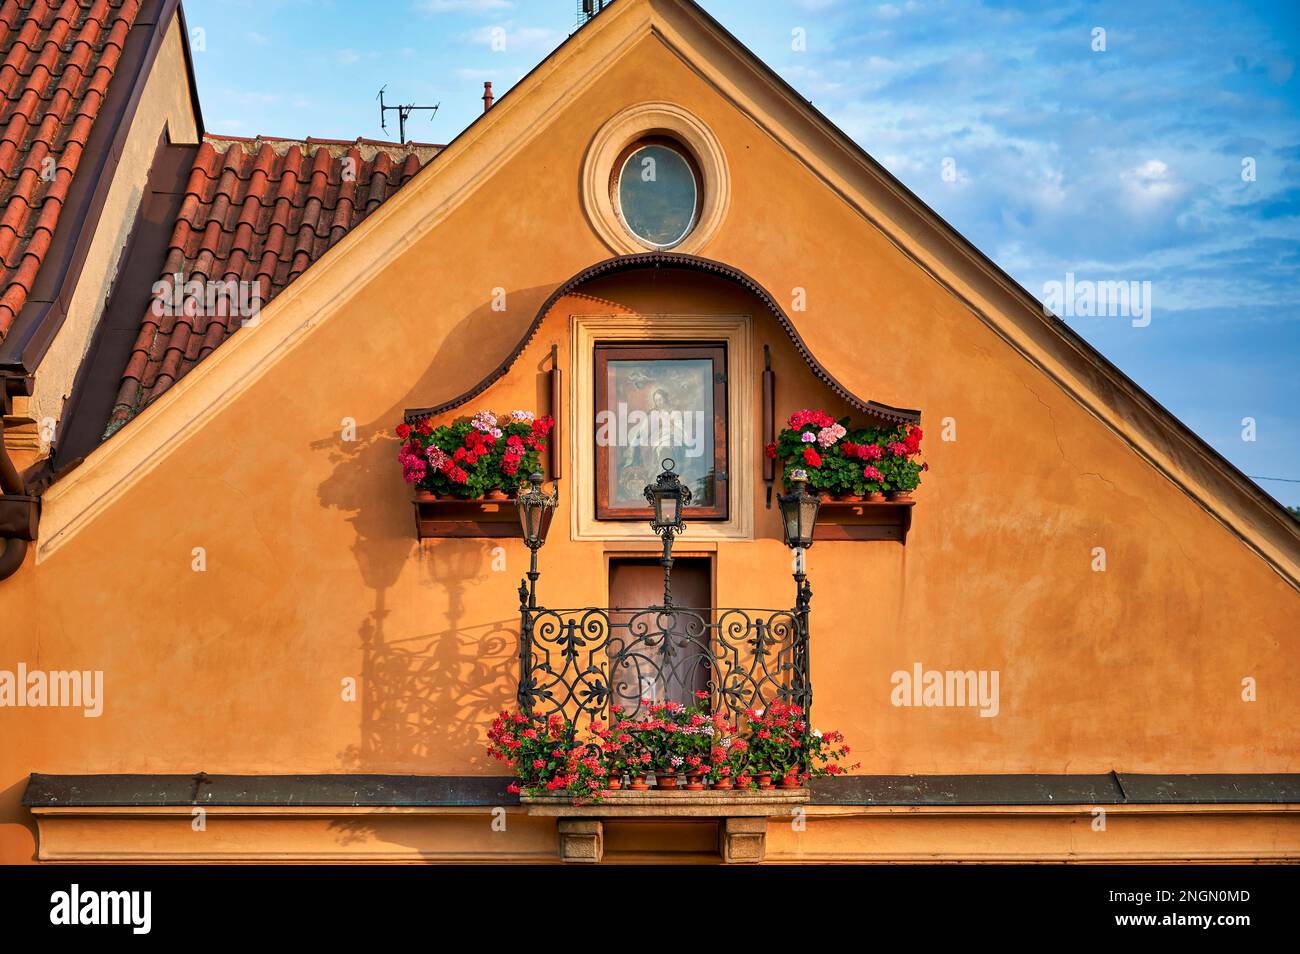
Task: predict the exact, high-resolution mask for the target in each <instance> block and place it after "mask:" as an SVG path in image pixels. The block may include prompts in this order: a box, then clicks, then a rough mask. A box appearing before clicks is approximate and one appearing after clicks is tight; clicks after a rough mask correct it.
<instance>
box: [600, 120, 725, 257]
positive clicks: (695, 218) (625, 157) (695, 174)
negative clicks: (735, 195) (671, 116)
mask: <svg viewBox="0 0 1300 954" xmlns="http://www.w3.org/2000/svg"><path fill="white" fill-rule="evenodd" d="M649 146H660V147H662V148H664V149H669V150H671V151H672V152H674V153H676V154H677V155H679V156H681V158H682V160H683V161H684V162H685V163H686V169H687V171H689V172H690V174H691V180H692V181H691V184H692V186H693V187H694V190H695V204H694V206H693V207H692V208H691V219H690V222H689V223H688V224H687V226H686V229H685V231H683V232H682V234H681V235H680V236H678V238H677V239H676V240H675V241H673V242H670V243H668V244H666V245H660V244H658V243H657V242H652V241H650V240H649V239H647V238H645V237H644V236H642V235H638V234H637V232H636V230H635V229H633V228H632V226H631V225H629V224H628V221H627V217H626V216H624V214H623V203H622V200H621V199H620V198H619V194H620V191H621V190H620V186H621V185H622V180H623V173H624V171H625V170H626V169H627V164H628V163H629V162H631V161H632V157H633V156H635V155H636V154H637V153H638V152H639V151H641V150H642V149H645V148H647V147H649ZM609 201H610V204H611V205H612V206H613V207H614V214H615V215H617V216H618V222H619V225H620V226H621V227H622V228H623V229H624V230H625V231H626V232H627V233H628V234H629V235H630V236H632V238H633V239H635V240H636V241H637V242H638V243H639V244H641V245H643V246H645V247H646V248H648V249H652V250H654V251H656V252H666V251H668V250H669V249H675V248H680V247H681V245H682V243H683V242H685V241H686V240H687V239H689V238H690V237H691V234H692V233H693V232H694V231H695V228H696V226H698V225H699V223H700V212H701V211H702V210H703V208H704V177H703V175H702V174H701V173H700V164H699V163H698V162H697V161H696V159H695V157H694V156H693V155H691V151H690V149H688V148H686V146H685V145H684V144H683V143H682V142H681V141H679V140H678V139H676V138H674V137H672V136H664V135H657V134H656V135H651V136H642V137H641V138H640V139H635V140H633V141H632V142H630V143H628V144H627V145H626V146H624V147H623V149H622V150H621V151H620V152H619V154H618V156H617V157H616V158H615V159H614V161H613V162H612V163H611V164H610V168H609Z"/></svg>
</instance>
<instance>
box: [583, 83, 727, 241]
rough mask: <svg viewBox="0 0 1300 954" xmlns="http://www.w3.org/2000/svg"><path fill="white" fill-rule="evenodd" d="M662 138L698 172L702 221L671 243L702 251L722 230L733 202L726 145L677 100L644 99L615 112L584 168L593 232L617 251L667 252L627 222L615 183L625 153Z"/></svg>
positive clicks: (593, 142)
mask: <svg viewBox="0 0 1300 954" xmlns="http://www.w3.org/2000/svg"><path fill="white" fill-rule="evenodd" d="M656 138H661V139H663V140H666V141H667V144H668V145H670V146H671V147H672V148H674V149H676V150H677V151H678V152H680V153H681V154H682V155H683V156H685V157H686V158H687V160H688V161H691V162H693V163H694V168H693V170H692V171H693V172H694V173H695V176H696V183H695V185H696V204H697V212H696V221H695V225H694V226H693V227H692V228H691V229H690V231H688V232H687V234H686V236H685V237H684V238H683V239H682V240H681V241H679V242H677V243H676V244H675V245H672V246H670V247H671V249H672V250H673V251H675V252H684V253H698V252H699V251H700V250H701V249H702V248H704V247H705V246H706V245H707V244H708V243H709V241H710V240H711V239H712V238H713V237H714V235H716V234H717V231H718V228H719V226H720V225H721V224H722V221H723V219H724V218H725V216H726V212H727V208H728V206H729V204H730V201H731V176H730V173H729V172H728V169H727V161H726V156H725V155H724V153H723V151H722V145H721V144H720V143H719V142H718V138H717V137H716V136H715V135H714V134H713V131H712V130H711V129H709V128H708V127H707V126H706V125H704V123H703V122H701V121H700V120H699V119H698V118H697V117H696V116H694V115H693V114H692V113H690V112H688V111H687V110H685V109H683V108H682V107H680V106H677V105H676V104H673V103H661V102H657V103H640V104H637V105H635V106H630V107H628V108H627V109H624V110H622V111H621V112H619V113H616V114H615V115H614V116H612V117H610V119H608V120H607V121H606V122H605V123H604V124H603V125H602V126H601V127H600V129H599V130H597V132H596V134H595V135H594V136H593V137H592V140H591V143H590V144H589V146H588V148H587V153H586V156H585V157H584V159H583V167H582V205H583V210H584V212H585V213H586V215H587V220H588V222H589V223H590V225H591V227H592V229H593V231H595V233H596V234H597V236H598V237H599V238H600V239H601V240H602V241H603V242H604V243H605V245H607V246H608V247H609V249H610V250H611V251H613V252H614V253H615V254H634V253H637V252H646V251H663V250H664V247H661V246H657V245H653V244H650V243H648V242H645V241H643V240H642V239H640V238H638V237H637V236H636V235H635V234H634V233H633V232H632V231H631V230H630V229H629V228H628V227H627V226H626V225H625V224H624V221H623V217H622V214H621V213H620V211H619V210H618V208H617V201H616V199H615V197H614V194H613V193H614V190H613V189H612V188H611V182H615V184H616V170H617V169H618V168H620V166H621V164H620V163H619V159H620V157H622V158H623V159H624V160H625V159H626V156H627V155H630V154H631V153H630V150H632V149H633V148H634V147H636V146H638V145H639V144H642V145H643V144H645V143H646V141H647V140H651V139H656Z"/></svg>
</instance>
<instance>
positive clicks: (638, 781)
mask: <svg viewBox="0 0 1300 954" xmlns="http://www.w3.org/2000/svg"><path fill="white" fill-rule="evenodd" d="M628 789H630V790H631V791H633V792H646V791H649V790H650V786H649V785H647V784H646V780H645V776H644V775H634V776H633V777H632V784H631V785H629V786H628Z"/></svg>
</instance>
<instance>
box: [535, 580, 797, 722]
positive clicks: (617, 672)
mask: <svg viewBox="0 0 1300 954" xmlns="http://www.w3.org/2000/svg"><path fill="white" fill-rule="evenodd" d="M795 580H796V586H797V589H796V600H795V606H794V608H793V609H787V610H767V609H730V608H717V607H705V608H692V607H679V606H672V605H664V606H651V607H645V608H634V609H625V608H603V607H582V608H579V609H548V608H546V607H540V606H536V605H534V602H535V600H534V599H533V598H531V594H530V592H529V588H528V586H526V585H522V584H521V585H520V588H519V598H520V607H519V609H520V640H519V692H518V702H519V706H520V708H521V710H523V711H525V712H531V713H534V714H538V715H548V714H550V713H552V712H559V713H562V714H564V715H567V716H569V717H570V718H573V719H577V718H578V717H579V716H584V715H585V716H589V717H592V718H600V719H607V718H608V717H609V712H610V707H611V706H615V705H616V706H622V708H623V711H624V714H625V715H626V716H628V717H636V716H637V715H638V714H640V713H641V710H642V708H643V700H646V699H649V700H652V701H669V700H676V701H682V702H690V701H691V700H692V698H693V693H695V692H697V691H703V692H707V693H708V694H709V699H710V702H711V707H712V708H713V710H714V711H723V710H726V711H728V712H730V713H731V714H732V715H733V716H734V715H739V714H740V713H741V712H743V711H744V710H745V709H747V708H751V707H753V708H764V707H766V706H767V705H768V704H770V703H771V702H773V701H775V700H781V701H785V702H793V703H797V704H798V705H801V706H803V707H804V709H805V710H807V709H810V708H811V705H812V685H811V683H810V681H809V673H808V613H809V606H810V603H811V601H812V587H811V586H810V585H809V584H808V581H807V579H806V578H804V576H803V574H802V573H798V574H796V576H795Z"/></svg>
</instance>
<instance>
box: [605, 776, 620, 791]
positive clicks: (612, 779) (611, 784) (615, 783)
mask: <svg viewBox="0 0 1300 954" xmlns="http://www.w3.org/2000/svg"><path fill="white" fill-rule="evenodd" d="M605 787H606V788H608V789H609V790H611V791H616V790H618V789H620V788H622V787H623V776H622V775H621V774H620V773H618V772H610V773H609V778H608V779H607V780H606V783H605Z"/></svg>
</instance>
